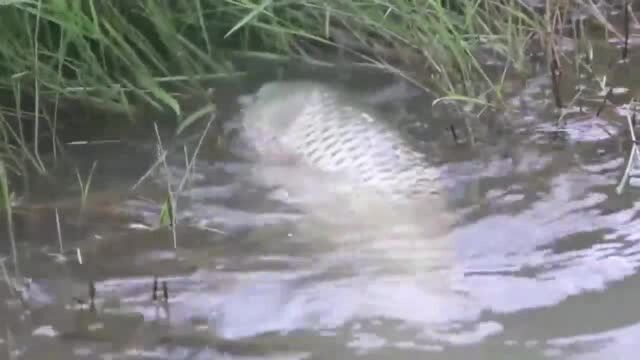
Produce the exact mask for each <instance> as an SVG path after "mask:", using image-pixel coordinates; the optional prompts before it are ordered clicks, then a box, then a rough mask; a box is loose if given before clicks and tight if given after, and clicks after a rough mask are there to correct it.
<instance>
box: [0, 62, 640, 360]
mask: <svg viewBox="0 0 640 360" xmlns="http://www.w3.org/2000/svg"><path fill="white" fill-rule="evenodd" d="M638 55H640V53H639V52H638V51H635V52H634V53H632V55H631V57H632V58H634V56H635V59H637V58H638V57H637V56H638ZM634 61H637V60H634ZM629 68H633V64H630V67H629ZM289 75H290V76H295V74H292V73H289ZM342 80H348V81H350V82H351V83H355V84H362V86H361V87H360V89H367V88H374V87H378V88H380V89H382V88H383V86H384V85H385V83H386V82H387V81H388V80H389V79H388V77H382V76H380V77H372V75H371V74H365V75H358V74H355V75H353V78H351V79H349V77H348V76H346V77H344V76H343V78H342ZM612 81H615V82H616V83H615V85H616V86H620V87H629V88H630V89H631V92H634V91H635V92H637V91H638V89H640V88H638V87H637V86H635V88H634V85H635V84H637V83H638V82H637V79H634V78H633V72H632V71H631V72H629V74H628V76H627V77H623V76H620V77H617V78H616V79H615V80H612ZM514 83H517V82H514ZM549 86H550V84H549V79H548V76H546V74H540V75H538V76H536V77H533V78H532V79H531V80H530V81H528V83H527V85H526V87H524V88H523V89H520V90H518V91H516V93H515V95H514V96H513V99H512V100H513V101H512V104H513V105H514V106H515V108H514V109H512V111H509V112H507V113H503V114H501V115H500V116H497V117H495V118H494V119H493V120H495V121H496V122H497V124H498V125H497V126H494V127H491V128H488V127H487V126H485V125H481V124H475V125H474V129H475V130H476V131H475V132H474V135H475V142H476V143H475V144H474V145H473V146H471V145H469V144H468V142H466V143H456V141H454V139H453V137H452V136H451V133H450V130H449V126H450V125H451V124H454V125H455V126H456V129H457V133H458V134H457V135H458V137H459V138H460V139H458V142H463V141H465V139H467V138H468V137H466V136H465V134H464V131H463V126H461V122H460V119H459V115H456V114H455V113H450V112H447V110H442V109H438V108H435V109H431V107H430V106H429V103H430V100H431V99H427V98H424V97H419V96H413V95H411V94H412V93H411V92H408V93H405V92H401V93H400V94H401V95H402V96H396V98H389V97H388V96H394V95H398V92H397V91H395V92H392V93H391V95H389V93H384V92H380V93H378V96H379V99H381V100H382V101H383V102H384V100H385V99H387V100H388V101H387V103H386V104H381V106H383V105H384V106H383V107H385V108H386V111H388V114H394V118H398V119H399V118H402V117H404V118H405V121H404V122H399V123H402V124H404V125H408V129H409V131H410V132H411V133H412V134H413V135H414V136H415V137H416V138H417V139H419V140H424V142H423V145H424V150H425V151H427V152H428V153H429V154H430V157H431V158H432V160H433V161H434V163H435V164H436V166H437V167H438V168H439V169H440V170H441V171H442V172H443V173H444V174H446V176H445V177H446V184H445V186H446V187H447V189H448V191H447V198H446V199H444V201H445V202H446V204H447V211H446V215H450V216H452V217H453V218H455V222H454V223H452V224H449V225H447V229H446V231H445V232H444V233H445V235H439V237H438V239H435V238H428V239H413V240H412V241H404V242H401V241H395V242H394V241H391V240H390V239H388V238H386V234H385V233H384V231H383V230H384V229H386V228H389V227H393V225H397V224H395V223H392V221H395V220H389V219H387V218H385V217H384V216H382V215H381V214H375V213H373V212H370V213H367V214H368V216H371V217H372V218H373V219H375V220H374V221H373V222H375V223H378V224H380V225H381V226H380V227H374V228H368V227H354V226H351V227H348V226H346V227H341V226H338V225H335V224H334V225H335V226H328V225H326V224H325V225H323V223H322V222H313V221H309V220H308V218H307V217H305V216H304V215H305V214H304V212H301V211H300V209H299V208H298V207H296V206H295V204H292V203H288V202H287V201H286V200H283V199H285V198H283V197H282V196H280V195H279V193H278V192H277V191H276V190H275V189H273V188H270V187H267V186H262V185H261V184H259V183H255V182H253V181H251V177H250V173H251V169H252V166H253V165H252V163H251V162H247V161H245V160H243V158H242V156H239V155H238V154H237V153H236V152H234V151H229V152H222V153H221V152H219V151H215V150H216V149H212V148H213V147H205V149H203V150H201V153H200V154H199V156H198V159H197V161H196V163H195V167H194V168H193V169H192V173H191V177H190V178H189V181H188V182H187V183H186V185H185V188H184V190H183V191H182V193H181V194H180V197H179V198H178V213H177V217H178V226H177V227H176V238H177V240H176V241H177V248H176V249H174V248H173V244H174V240H173V238H172V234H171V231H168V230H167V229H166V228H162V229H157V228H155V225H156V222H157V217H158V216H159V213H160V205H158V204H160V203H161V202H162V201H163V200H164V196H165V195H164V191H165V190H166V187H167V180H168V179H167V174H169V175H170V176H169V177H170V179H169V183H170V184H172V186H174V187H175V186H177V184H178V183H179V182H180V180H181V177H182V176H183V175H184V173H185V168H186V166H185V158H184V153H183V149H182V147H181V146H174V147H173V148H172V151H171V152H170V154H169V156H168V159H167V163H168V168H164V167H163V166H161V167H159V168H158V169H157V171H155V172H154V173H152V175H151V176H150V177H148V178H147V179H146V181H144V182H142V183H141V184H140V185H139V186H138V187H137V188H136V190H135V191H134V192H128V191H127V190H128V189H129V188H130V187H131V186H132V185H133V184H135V183H136V182H137V180H138V179H139V178H140V177H141V176H143V175H144V174H145V172H146V170H147V169H148V168H149V167H150V166H151V165H152V164H153V162H154V160H155V158H156V153H155V149H154V138H153V134H150V136H149V142H148V143H147V144H139V145H135V146H134V145H131V146H123V144H100V145H76V146H69V148H68V150H69V152H70V154H71V155H72V156H73V158H74V159H75V163H76V164H78V167H79V168H80V173H81V174H83V177H86V174H88V171H89V169H90V168H91V165H92V164H93V162H94V161H96V160H97V165H96V166H97V168H96V169H98V170H97V171H98V172H97V173H96V174H95V175H94V179H95V180H94V182H93V185H92V188H91V191H90V195H89V199H88V204H87V206H86V207H85V211H84V212H80V210H79V202H78V201H79V200H78V199H79V198H80V195H79V194H80V190H79V189H78V185H77V180H76V178H75V174H74V173H73V172H70V173H69V174H72V175H68V174H65V175H64V176H63V175H60V176H59V177H58V179H59V181H58V182H57V184H58V185H56V186H48V187H45V186H43V185H42V184H40V186H39V187H38V186H36V188H37V189H39V192H40V193H41V194H40V197H41V198H46V199H49V198H51V197H52V196H51V195H52V193H54V194H57V195H58V196H57V197H59V198H66V199H69V198H73V199H76V200H77V201H76V202H69V201H62V202H59V203H55V202H51V201H40V202H38V196H35V197H34V199H30V200H29V201H28V202H27V205H25V208H27V209H29V210H28V211H24V212H19V213H18V214H16V219H15V222H16V223H15V227H16V239H17V242H18V254H19V265H20V266H19V268H18V269H17V270H16V269H15V268H14V267H13V266H12V265H11V263H10V261H8V260H7V261H5V264H6V271H7V273H8V277H6V279H8V280H10V281H13V280H14V279H17V280H20V281H21V284H26V285H25V286H22V287H20V289H21V290H22V293H16V292H14V290H12V289H11V288H10V287H8V286H6V284H5V283H4V282H3V283H1V284H0V299H2V305H1V306H0V354H2V355H0V357H3V358H5V356H8V357H9V358H11V357H13V358H24V359H38V358H47V359H70V358H78V359H80V358H82V359H84V358H87V359H93V358H136V359H139V358H145V359H146V358H150V359H155V358H158V359H160V358H162V359H166V358H171V359H211V358H218V357H220V358H225V357H224V356H226V358H239V359H244V358H252V359H253V358H255V359H258V358H260V359H262V358H278V359H280V358H287V359H288V358H291V359H306V358H309V359H310V358H313V359H354V358H371V359H387V358H394V359H415V358H418V357H426V358H430V359H439V358H443V359H444V358H446V359H469V358H473V359H513V358H518V359H528V358H531V359H540V358H559V359H567V358H576V359H614V358H615V359H627V358H629V359H630V358H632V356H633V349H634V348H636V346H635V345H640V314H639V313H638V311H637V310H636V304H638V303H639V302H640V290H639V289H640V275H639V274H638V266H639V265H640V237H639V236H638V231H639V230H640V220H639V219H640V217H639V216H638V215H639V214H640V202H639V200H640V197H639V196H638V192H637V187H636V186H637V184H638V180H637V179H635V178H634V175H633V171H632V174H631V176H630V179H629V181H628V183H627V184H626V187H625V189H623V191H622V192H621V193H619V192H617V190H616V189H617V188H618V185H619V183H620V181H621V179H622V176H623V173H624V170H625V169H626V166H627V160H628V157H629V153H630V151H631V143H630V142H629V141H628V138H629V133H628V127H627V120H626V117H625V113H624V111H625V107H624V104H623V103H622V101H618V102H615V100H614V102H615V103H614V104H613V105H609V106H608V107H607V108H605V110H604V111H603V112H602V113H601V115H600V116H599V117H597V116H596V115H595V112H596V110H597V108H598V107H599V105H600V102H598V101H594V102H593V103H589V102H586V103H584V104H582V111H579V110H578V109H575V111H573V112H570V113H568V114H567V115H566V117H565V120H566V126H565V127H564V128H563V129H558V128H557V126H556V122H557V121H556V120H557V118H558V116H559V113H557V112H554V111H553V104H552V99H551V97H550V96H549V94H548V92H549ZM589 86H590V87H593V83H591V84H590V85H589ZM596 90H597V89H596ZM221 91H222V94H221V95H220V96H222V97H228V98H232V97H233V96H235V95H237V93H236V92H234V91H231V90H229V93H225V92H224V91H225V90H221ZM389 99H392V100H389ZM618 100H619V99H618ZM379 105H380V104H379ZM223 110H224V111H227V110H228V113H227V114H225V113H224V111H223V114H222V115H221V116H222V117H224V116H226V115H229V114H232V113H233V109H232V108H230V109H223ZM401 115H402V116H401ZM425 119H426V120H428V121H422V122H421V123H420V124H419V126H418V124H417V121H420V120H425ZM478 121H480V120H478ZM486 121H488V120H486ZM196 140H197V139H196ZM195 142H196V141H190V142H189V146H188V148H189V151H190V152H189V153H190V154H191V153H192V152H193V149H194V147H195ZM232 149H233V147H232ZM134 155H135V156H134ZM70 169H71V170H70V171H73V169H72V168H70ZM63 172H64V171H63V170H61V171H60V173H63ZM30 203H31V204H38V206H35V205H31V207H29V206H28V204H30ZM56 204H57V205H58V215H59V219H60V228H59V229H60V230H59V231H60V234H61V235H60V238H61V239H62V242H61V243H60V242H59V240H58V239H59V236H58V227H57V225H56V217H55V211H54V210H53V209H54V207H55V206H56ZM341 204H342V203H341ZM334 206H336V205H335V204H334ZM329 210H332V209H329ZM334 210H336V211H338V210H341V208H340V207H339V206H336V207H335V208H334ZM438 215H439V214H427V213H424V214H417V218H418V219H419V218H420V217H421V216H422V217H423V220H424V224H428V226H433V227H437V226H438V225H439V224H440V223H439V221H436V220H434V219H438V217H437V216H438ZM375 216H378V217H375ZM369 220H371V219H369ZM396 220H397V219H396ZM351 225H353V224H351ZM439 230H440V229H439ZM60 247H62V250H63V251H62V252H63V253H64V255H65V256H64V257H63V256H61V255H60ZM76 249H80V253H81V255H82V263H79V261H78V259H77V253H76ZM0 254H2V255H3V256H5V255H6V256H7V257H9V256H10V246H9V242H8V241H2V242H0ZM156 276H157V277H158V280H159V283H158V288H159V290H158V299H157V300H154V299H152V292H153V291H152V289H153V283H154V277H156ZM3 278H5V277H4V276H3ZM91 281H93V282H94V283H95V289H96V300H95V310H94V311H93V310H91V309H89V308H88V306H87V305H86V304H84V305H83V304H80V301H85V302H86V301H87V299H88V293H89V283H90V282H91ZM163 281H165V282H166V288H167V293H168V298H169V300H168V302H164V301H163V300H162V298H163V290H162V282H163ZM109 356H110V357H109Z"/></svg>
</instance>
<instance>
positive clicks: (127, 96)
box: [0, 0, 623, 175]
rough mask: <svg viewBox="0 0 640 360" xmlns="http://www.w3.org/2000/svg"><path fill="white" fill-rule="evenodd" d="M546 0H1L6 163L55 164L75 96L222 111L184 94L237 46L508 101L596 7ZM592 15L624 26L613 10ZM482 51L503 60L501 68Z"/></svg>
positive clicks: (214, 73)
mask: <svg viewBox="0 0 640 360" xmlns="http://www.w3.org/2000/svg"><path fill="white" fill-rule="evenodd" d="M546 3H547V6H546V7H545V8H544V9H537V8H532V7H531V6H529V5H528V4H527V2H525V1H524V0H420V1H418V0H366V1H365V0H334V1H332V2H327V1H325V0H304V1H294V0H194V1H171V0H138V1H129V0H86V1H77V0H46V1H45V0H3V1H0V99H2V100H0V160H2V159H5V160H6V161H5V166H6V168H7V172H8V173H12V174H18V175H24V174H25V173H26V169H27V168H34V169H36V171H37V172H39V173H41V174H44V173H46V172H47V169H46V166H45V165H44V162H43V160H42V159H41V153H42V152H43V151H46V152H51V153H52V154H53V156H54V158H55V157H56V156H57V154H58V149H60V141H59V139H58V137H59V136H61V135H60V134H59V130H60V129H61V128H65V127H67V128H69V127H71V128H73V127H75V126H76V125H77V124H76V123H73V122H72V121H71V120H70V119H69V117H67V116H62V115H60V114H61V112H60V111H61V110H62V109H67V108H71V109H73V108H74V107H75V106H79V105H78V104H82V106H88V107H89V108H90V109H92V114H102V113H105V112H108V113H111V112H115V113H120V114H123V115H126V117H125V118H128V119H131V120H132V121H133V120H136V119H138V118H140V116H137V114H138V111H139V109H141V108H145V107H149V106H150V107H151V108H152V109H155V110H158V111H161V112H164V113H169V114H171V116H170V118H173V119H175V124H173V125H175V126H176V127H177V129H178V130H179V131H181V130H183V129H184V128H185V127H187V126H188V125H190V124H191V123H193V122H195V121H196V120H201V119H204V118H206V115H207V114H208V113H211V112H215V105H213V104H211V103H209V104H208V105H204V106H201V107H200V108H199V110H197V111H195V112H193V113H190V111H188V110H189V109H188V108H185V106H187V105H185V104H187V103H188V101H187V100H188V99H190V98H192V97H193V96H194V95H195V96H202V94H205V93H207V90H208V88H209V87H210V85H211V84H210V82H211V81H216V80H217V79H220V78H225V77H230V76H242V75H246V74H243V73H239V72H237V71H236V69H234V66H233V59H234V57H236V56H239V55H244V56H248V55H251V56H260V57H262V58H265V59H267V58H269V59H274V58H280V59H282V58H294V57H295V58H301V59H304V60H307V61H316V62H325V63H327V62H329V63H330V62H332V61H336V60H338V61H345V60H347V61H352V62H357V63H360V64H366V65H367V66H375V67H379V68H381V69H384V70H386V71H391V72H394V73H396V74H398V75H400V76H403V77H405V78H406V79H409V80H411V81H412V82H414V83H415V84H417V85H420V86H422V87H423V88H425V89H428V90H430V91H433V92H435V93H436V94H437V95H438V96H440V97H441V101H445V100H449V101H458V102H467V103H470V104H476V105H478V106H499V105H500V103H501V100H502V98H503V91H504V90H503V81H504V79H505V78H506V74H507V73H510V72H513V71H515V72H518V73H521V74H524V75H522V76H523V77H526V73H527V71H528V70H527V67H528V58H529V52H530V51H531V49H532V48H539V49H543V50H544V51H545V52H546V53H547V56H548V61H549V62H550V63H553V62H554V60H555V59H556V58H557V57H560V56H562V54H561V53H560V52H558V51H557V50H556V49H557V45H556V37H557V36H558V35H559V34H560V33H562V32H563V31H565V30H566V28H567V27H568V25H567V24H568V20H567V18H568V16H567V14H568V13H570V11H572V9H574V8H577V7H580V6H589V5H590V1H587V0H578V1H568V0H557V1H550V0H549V1H547V2H546ZM593 15H594V16H592V17H593V18H595V19H596V20H597V21H601V22H602V23H604V25H605V27H606V29H607V31H611V32H612V33H615V31H614V30H615V29H613V28H611V26H610V24H606V16H604V15H603V14H600V13H595V14H593ZM621 36H623V35H621ZM486 57H489V58H491V59H497V63H498V64H500V65H499V67H500V69H499V71H497V73H498V74H497V75H496V74H493V73H491V71H489V70H488V69H489V68H491V66H488V65H487V63H486V61H484V60H482V59H483V58H486ZM494 67H495V66H494ZM552 73H555V71H553V72H552ZM249 75H250V74H249ZM554 76H555V75H554ZM559 101H560V100H559ZM96 117H97V116H96ZM109 118H110V119H115V118H116V117H109ZM100 121H108V120H104V119H91V118H82V119H81V124H82V126H86V127H88V128H91V127H95V129H96V131H99V129H100V128H101V125H100V124H99V122H100ZM45 145H47V147H46V150H43V146H45Z"/></svg>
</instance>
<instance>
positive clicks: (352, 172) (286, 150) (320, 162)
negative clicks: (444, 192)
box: [242, 81, 439, 199]
mask: <svg viewBox="0 0 640 360" xmlns="http://www.w3.org/2000/svg"><path fill="white" fill-rule="evenodd" d="M242 127H243V130H244V136H245V138H246V139H247V140H248V141H249V143H250V144H251V146H253V147H254V149H255V150H256V152H257V153H258V154H259V155H260V157H261V159H262V160H265V161H269V162H272V163H282V164H297V165H304V166H307V167H309V168H310V169H314V170H318V171H320V172H324V173H325V174H334V175H339V174H341V175H342V176H343V177H344V178H345V179H348V180H350V181H351V184H352V185H354V186H359V185H364V186H367V187H369V188H371V189H376V190H377V191H381V192H383V193H385V194H388V195H391V196H392V197H393V198H396V199H414V198H419V197H423V196H429V195H433V194H434V193H437V192H438V191H439V186H438V184H439V173H438V171H436V170H435V169H434V168H433V167H432V166H430V164H429V162H428V161H427V159H426V158H425V156H424V155H423V154H421V153H419V152H418V151H416V150H415V149H414V148H413V147H412V146H411V144H410V142H409V141H408V139H406V138H405V137H404V136H402V134H401V133H400V132H399V131H397V130H396V129H395V128H393V127H392V126H391V125H390V124H388V123H386V122H384V121H382V119H381V117H380V116H379V115H378V114H377V113H376V111H375V110H373V109H372V108H371V107H370V106H368V105H366V104H365V103H364V102H362V101H358V99H357V98H356V97H355V96H354V95H353V94H351V93H349V92H347V91H345V90H342V89H338V88H336V87H333V86H330V85H327V84H323V83H318V82H312V81H276V82H270V83H266V84H265V85H263V86H262V87H261V88H260V89H259V90H258V91H257V93H256V94H255V95H254V96H253V98H251V99H249V100H245V107H244V109H243V118H242Z"/></svg>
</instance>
